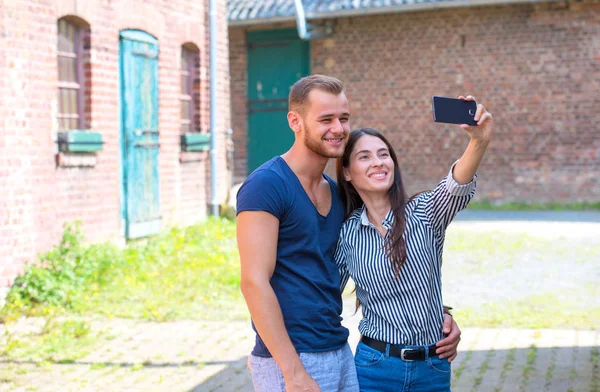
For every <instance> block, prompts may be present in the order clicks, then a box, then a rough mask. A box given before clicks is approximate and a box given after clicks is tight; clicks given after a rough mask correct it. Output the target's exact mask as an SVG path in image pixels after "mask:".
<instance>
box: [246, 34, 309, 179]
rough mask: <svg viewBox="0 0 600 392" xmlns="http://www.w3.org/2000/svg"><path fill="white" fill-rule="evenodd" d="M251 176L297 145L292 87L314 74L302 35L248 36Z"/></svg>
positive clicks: (307, 48) (249, 167)
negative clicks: (289, 115)
mask: <svg viewBox="0 0 600 392" xmlns="http://www.w3.org/2000/svg"><path fill="white" fill-rule="evenodd" d="M247 44H248V162H247V164H248V173H250V172H251V171H252V170H254V169H256V168H257V167H258V166H260V165H261V164H263V163H264V162H266V161H267V160H269V159H271V158H273V157H274V156H275V155H280V154H283V153H284V152H286V151H287V150H288V149H289V148H290V147H291V146H292V144H293V143H294V132H292V130H291V129H290V127H289V125H288V122H287V112H288V95H289V93H290V88H291V87H292V85H293V84H294V83H295V82H296V81H297V80H298V79H300V78H301V77H302V76H306V75H308V74H309V72H310V56H309V44H308V42H306V41H302V40H301V39H300V38H298V31H297V30H295V29H290V30H269V31H252V32H249V33H248V42H247Z"/></svg>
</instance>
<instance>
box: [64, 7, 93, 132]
mask: <svg viewBox="0 0 600 392" xmlns="http://www.w3.org/2000/svg"><path fill="white" fill-rule="evenodd" d="M89 47H90V28H89V25H87V23H85V22H83V21H81V20H78V19H77V18H75V17H65V18H61V19H59V20H58V47H57V58H58V115H57V117H58V128H59V130H61V131H63V130H69V129H85V128H89V122H90V121H89V120H90V118H89V113H90V110H89V108H90V100H89V91H86V89H85V85H86V83H85V80H86V78H89V76H90V72H91V70H90V67H89Z"/></svg>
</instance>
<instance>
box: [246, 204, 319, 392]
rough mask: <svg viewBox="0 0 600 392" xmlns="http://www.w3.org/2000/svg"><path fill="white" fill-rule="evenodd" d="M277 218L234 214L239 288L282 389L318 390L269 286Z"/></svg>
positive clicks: (276, 238)
mask: <svg viewBox="0 0 600 392" xmlns="http://www.w3.org/2000/svg"><path fill="white" fill-rule="evenodd" d="M278 233H279V220H278V219H277V218H276V217H275V216H273V215H271V214H269V213H268V212H264V211H243V212H240V213H239V214H238V216H237V242H238V248H239V252H240V262H241V268H242V276H241V289H242V293H243V294H244V298H245V299H246V304H247V305H248V309H249V310H250V315H251V316H252V321H253V322H254V326H255V327H256V329H257V330H258V333H259V334H260V337H261V339H262V340H263V341H264V343H265V345H266V346H267V348H268V349H269V351H270V352H271V355H273V358H274V359H275V362H277V364H278V365H279V368H280V369H281V371H282V373H283V377H284V379H285V384H286V390H287V391H290V392H293V391H297V390H298V391H300V390H301V391H310V392H312V391H320V389H319V387H318V385H317V383H316V382H315V381H314V380H313V379H312V378H311V377H310V375H309V374H308V373H307V372H306V370H305V369H304V366H303V365H302V362H301V361H300V357H299V356H298V354H297V353H296V349H295V348H294V346H293V345H292V342H291V340H290V337H289V335H288V333H287V331H286V329H285V324H284V322H283V315H282V313H281V307H280V306H279V302H278V301H277V297H276V295H275V292H274V291H273V288H272V287H271V283H270V280H271V277H272V276H273V272H274V270H275V263H276V259H277V240H278Z"/></svg>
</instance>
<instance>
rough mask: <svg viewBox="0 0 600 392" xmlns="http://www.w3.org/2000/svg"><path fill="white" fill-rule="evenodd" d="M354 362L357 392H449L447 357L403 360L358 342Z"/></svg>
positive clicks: (449, 373) (448, 364)
mask: <svg viewBox="0 0 600 392" xmlns="http://www.w3.org/2000/svg"><path fill="white" fill-rule="evenodd" d="M408 347H410V346H408ZM354 363H355V365H356V374H357V375H358V384H359V385H360V391H361V392H434V391H435V392H449V391H450V375H451V372H450V363H449V362H448V358H445V359H440V358H439V357H438V356H437V355H436V356H433V357H430V358H427V359H426V360H424V361H403V360H402V359H400V358H398V357H392V356H389V355H388V356H386V354H385V353H382V352H380V351H377V350H375V349H373V348H371V347H369V346H367V345H366V344H364V343H362V342H359V343H358V346H357V347H356V354H355V355H354Z"/></svg>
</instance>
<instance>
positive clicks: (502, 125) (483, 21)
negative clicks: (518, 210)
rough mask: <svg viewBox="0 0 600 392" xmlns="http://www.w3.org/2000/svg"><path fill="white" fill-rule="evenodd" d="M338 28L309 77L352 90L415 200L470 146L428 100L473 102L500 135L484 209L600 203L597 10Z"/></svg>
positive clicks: (233, 36)
mask: <svg viewBox="0 0 600 392" xmlns="http://www.w3.org/2000/svg"><path fill="white" fill-rule="evenodd" d="M333 23H334V34H333V36H332V37H330V38H328V39H323V40H314V41H311V71H312V72H313V73H324V74H328V75H333V76H336V77H338V78H340V79H341V80H342V81H343V82H344V84H345V86H346V92H347V95H348V97H349V100H350V107H351V110H352V116H353V117H352V127H353V128H357V127H362V126H370V127H374V128H377V129H380V130H382V131H384V132H385V134H386V135H387V136H389V138H390V139H391V141H392V143H393V145H394V146H396V148H397V151H398V155H399V159H400V161H401V165H402V170H403V175H404V176H405V179H406V182H407V184H408V191H409V192H414V191H419V190H423V189H428V188H431V187H433V186H435V184H436V183H437V181H438V180H439V179H440V178H441V176H443V175H445V173H446V172H447V170H448V168H449V166H450V164H451V163H452V162H453V161H454V160H455V159H458V158H459V157H460V155H461V153H462V152H463V151H464V147H465V146H466V143H467V141H468V139H467V136H466V135H465V134H464V131H462V130H461V129H460V128H458V127H457V126H448V125H442V124H434V123H433V122H432V115H431V96H432V95H442V96H450V97H456V96H458V95H460V94H473V95H474V96H475V97H476V98H477V99H478V100H479V102H481V103H483V104H484V105H486V107H487V108H488V109H489V110H490V111H491V112H492V113H493V115H494V118H495V130H496V134H495V140H494V141H493V144H492V145H491V146H490V149H489V150H488V153H487V155H486V158H485V161H484V163H483V164H482V166H481V168H480V171H479V173H480V181H479V189H478V195H477V198H478V199H479V200H481V199H489V200H492V201H495V202H508V201H531V202H533V201H541V202H547V201H561V202H575V201H586V200H587V201H598V200H600V131H599V128H598V123H599V121H600V117H599V116H600V115H599V114H598V110H597V108H598V107H599V104H600V94H599V93H598V91H600V3H599V2H598V1H596V0H593V1H588V0H583V1H580V2H569V3H562V2H559V3H539V4H535V5H533V4H523V5H510V6H494V7H491V6H490V7H471V8H456V9H448V10H435V11H426V12H412V13H399V14H390V15H380V16H369V17H354V18H342V19H337V20H333ZM262 27H263V28H269V27H273V26H262ZM253 28H258V27H253ZM244 37H245V31H244V30H243V29H242V28H231V29H230V46H229V48H230V63H231V69H232V74H231V75H232V86H235V87H233V88H232V107H233V108H234V112H233V117H232V123H233V125H234V131H235V140H236V141H237V144H236V153H237V155H236V166H235V176H236V179H238V180H239V179H243V177H244V176H245V175H246V174H247V173H246V172H245V138H246V117H245V111H244V110H241V109H242V108H244V107H245V83H246V76H245V75H246V73H245V67H246V60H245V47H244V39H245V38H244ZM330 169H331V165H330V168H329V169H328V171H329V172H331V170H330Z"/></svg>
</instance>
